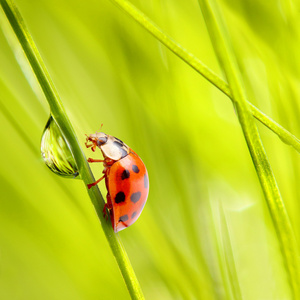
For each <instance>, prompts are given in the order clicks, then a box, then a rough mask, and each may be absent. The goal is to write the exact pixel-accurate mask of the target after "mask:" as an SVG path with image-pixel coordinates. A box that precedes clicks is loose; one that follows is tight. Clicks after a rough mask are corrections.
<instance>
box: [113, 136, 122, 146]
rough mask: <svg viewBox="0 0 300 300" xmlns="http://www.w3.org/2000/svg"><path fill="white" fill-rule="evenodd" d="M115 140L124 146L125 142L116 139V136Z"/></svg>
mask: <svg viewBox="0 0 300 300" xmlns="http://www.w3.org/2000/svg"><path fill="white" fill-rule="evenodd" d="M114 139H115V140H117V141H118V142H119V143H121V144H122V145H124V142H123V141H121V140H120V139H118V138H116V137H115V136H114Z"/></svg>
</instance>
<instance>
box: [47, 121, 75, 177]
mask: <svg viewBox="0 0 300 300" xmlns="http://www.w3.org/2000/svg"><path fill="white" fill-rule="evenodd" d="M41 152H42V157H43V159H44V162H45V164H46V165H47V167H48V168H49V169H50V170H51V171H52V172H54V173H55V174H58V175H60V176H63V177H66V178H75V177H76V176H78V174H79V173H78V169H77V166H76V163H75V160H74V157H73V155H72V153H71V150H70V148H69V147H68V144H67V143H66V141H65V139H64V137H63V135H62V134H61V131H60V129H59V127H58V125H57V124H56V122H55V121H54V119H53V118H52V116H50V118H49V120H48V122H47V124H46V127H45V130H44V133H43V136H42V140H41Z"/></svg>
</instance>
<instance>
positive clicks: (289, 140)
mask: <svg viewBox="0 0 300 300" xmlns="http://www.w3.org/2000/svg"><path fill="white" fill-rule="evenodd" d="M110 1H111V2H113V3H114V4H116V5H117V6H118V7H120V8H121V9H122V10H124V11H125V12H126V13H127V14H128V15H130V16H131V17H132V18H133V19H134V20H136V21H137V22H138V23H139V24H140V25H141V26H142V27H144V28H145V29H146V30H147V31H148V32H150V33H151V34H152V35H153V36H154V37H155V38H156V39H157V40H159V41H160V42H161V43H162V44H163V45H165V46H166V47H167V48H168V49H170V50H171V51H172V52H173V53H174V54H176V55H177V56H178V57H179V58H181V59H182V60H183V61H185V62H186V63H187V64H188V65H189V66H191V67H192V68H193V69H194V70H195V71H197V72H198V73H199V74H201V75H202V76H203V77H204V78H206V79H207V80H208V81H210V82H211V83H212V84H213V85H214V86H215V87H217V88H218V89H219V90H220V91H221V92H223V93H224V94H225V95H227V96H228V97H229V98H230V99H231V100H232V101H233V98H232V97H233V96H232V93H231V90H230V88H229V86H228V84H227V83H226V82H225V81H223V80H222V79H221V78H220V77H219V76H218V75H216V74H215V73H214V72H213V71H212V70H210V69H209V68H208V67H207V66H206V65H205V64H204V63H202V61H201V60H200V59H198V58H197V57H196V56H195V55H193V54H192V53H190V52H189V51H187V50H186V49H185V48H183V47H182V46H181V45H180V44H179V43H177V42H176V41H174V40H173V39H172V38H171V37H170V36H168V35H167V34H166V33H164V32H163V31H162V29H161V28H159V27H158V26H157V25H156V24H155V23H154V22H153V21H152V20H151V19H150V18H149V17H147V16H146V15H145V14H144V13H142V12H141V11H140V10H138V9H137V8H136V7H135V6H134V5H132V4H131V3H130V2H128V1H127V0H110ZM248 104H249V106H250V109H251V112H252V114H253V116H254V117H255V118H256V119H257V120H258V121H260V122H261V123H262V124H264V125H265V126H267V127H268V128H269V129H271V130H272V131H273V132H274V133H275V134H277V135H278V136H279V138H280V139H281V140H282V141H283V142H284V143H286V144H288V145H290V146H292V147H293V148H294V149H295V150H296V151H297V152H299V153H300V140H299V139H298V138H297V137H295V136H294V135H293V134H291V133H290V132H289V131H288V130H286V129H285V128H283V127H282V126H281V125H279V124H278V123H277V122H275V121H274V120H272V119H271V118H270V117H268V116H267V115H265V114H264V113H263V112H261V111H260V110H259V109H258V108H257V107H255V106H254V105H252V104H251V103H250V102H248Z"/></svg>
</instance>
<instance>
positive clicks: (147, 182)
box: [144, 174, 149, 189]
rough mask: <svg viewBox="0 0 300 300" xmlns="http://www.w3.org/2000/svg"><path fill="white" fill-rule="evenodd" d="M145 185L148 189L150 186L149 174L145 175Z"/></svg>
mask: <svg viewBox="0 0 300 300" xmlns="http://www.w3.org/2000/svg"><path fill="white" fill-rule="evenodd" d="M144 187H145V188H146V189H147V188H148V187H149V179H148V176H147V174H145V175H144Z"/></svg>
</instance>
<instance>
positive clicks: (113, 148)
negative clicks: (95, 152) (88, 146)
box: [100, 135, 129, 160]
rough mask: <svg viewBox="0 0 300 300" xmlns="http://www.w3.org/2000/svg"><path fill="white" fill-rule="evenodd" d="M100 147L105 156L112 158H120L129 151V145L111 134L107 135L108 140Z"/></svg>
mask: <svg viewBox="0 0 300 300" xmlns="http://www.w3.org/2000/svg"><path fill="white" fill-rule="evenodd" d="M100 149H101V150H102V153H103V155H104V156H105V157H108V158H110V159H112V160H120V159H121V158H123V157H125V156H126V155H127V154H128V153H129V147H128V146H127V145H126V144H124V143H123V142H122V141H121V140H119V139H117V138H115V137H113V136H111V135H107V141H106V143H105V144H103V145H101V146H100Z"/></svg>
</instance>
